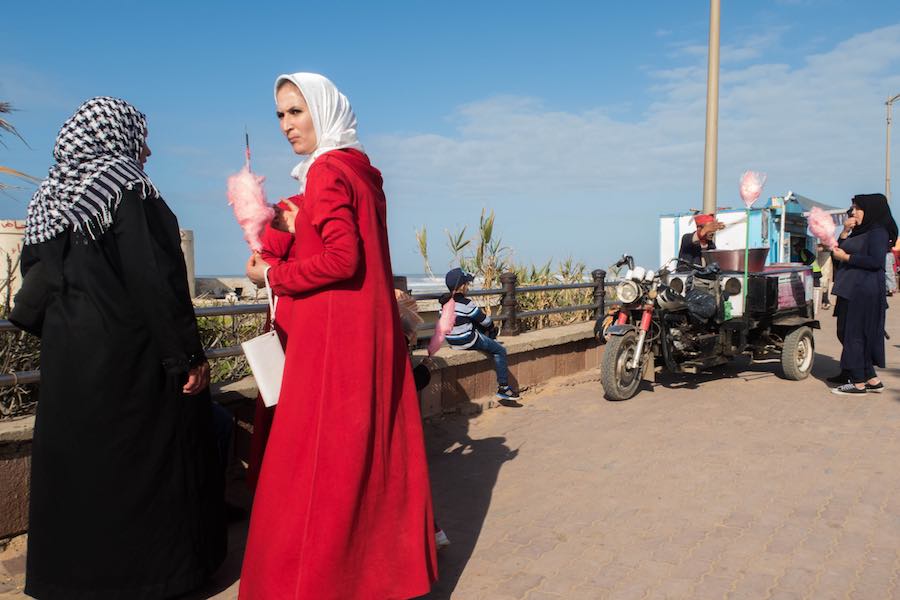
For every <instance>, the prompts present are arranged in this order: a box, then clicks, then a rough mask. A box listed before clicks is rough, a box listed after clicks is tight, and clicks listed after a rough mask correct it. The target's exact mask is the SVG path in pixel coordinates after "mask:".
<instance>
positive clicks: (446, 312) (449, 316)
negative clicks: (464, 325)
mask: <svg viewBox="0 0 900 600" xmlns="http://www.w3.org/2000/svg"><path fill="white" fill-rule="evenodd" d="M455 323H456V301H455V300H454V299H453V298H452V297H451V298H450V299H449V300H447V303H446V304H444V306H443V307H441V318H440V319H438V322H437V323H435V324H434V335H432V336H431V340H429V342H428V356H432V355H433V354H434V353H435V352H437V351H438V349H439V348H440V347H441V344H443V343H444V338H445V337H447V334H448V333H450V331H451V330H452V329H453V325H454V324H455Z"/></svg>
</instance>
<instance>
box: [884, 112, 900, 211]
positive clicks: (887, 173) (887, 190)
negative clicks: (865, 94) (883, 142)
mask: <svg viewBox="0 0 900 600" xmlns="http://www.w3.org/2000/svg"><path fill="white" fill-rule="evenodd" d="M898 99H900V94H897V95H896V96H894V97H893V98H888V100H887V102H885V104H886V105H887V146H886V147H885V151H884V195H885V196H886V197H887V199H888V202H890V201H891V105H893V104H894V102H895V101H896V100H898Z"/></svg>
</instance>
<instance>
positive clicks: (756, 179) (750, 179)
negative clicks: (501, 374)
mask: <svg viewBox="0 0 900 600" xmlns="http://www.w3.org/2000/svg"><path fill="white" fill-rule="evenodd" d="M764 185H766V174H765V173H757V172H756V171H746V172H745V173H744V174H743V175H741V200H743V201H744V206H746V207H747V208H750V207H751V206H753V203H754V202H756V200H757V199H758V198H759V195H760V193H761V192H762V189H763V186H764Z"/></svg>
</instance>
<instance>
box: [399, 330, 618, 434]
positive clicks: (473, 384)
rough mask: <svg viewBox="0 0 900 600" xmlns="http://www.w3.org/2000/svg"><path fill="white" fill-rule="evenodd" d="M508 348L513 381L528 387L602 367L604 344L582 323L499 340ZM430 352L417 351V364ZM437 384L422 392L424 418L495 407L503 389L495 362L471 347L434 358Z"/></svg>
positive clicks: (445, 350) (442, 352)
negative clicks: (597, 340)
mask: <svg viewBox="0 0 900 600" xmlns="http://www.w3.org/2000/svg"><path fill="white" fill-rule="evenodd" d="M499 340H500V341H501V342H503V345H504V346H505V347H506V351H507V359H508V362H509V371H510V383H511V384H512V385H513V386H514V387H518V388H520V389H521V388H528V387H532V386H535V385H537V384H540V383H543V382H545V381H547V380H548V379H550V378H551V377H557V376H560V375H571V374H573V373H578V372H579V371H584V370H587V369H599V368H600V357H601V352H602V347H600V346H599V345H598V344H597V342H596V340H594V324H593V323H578V324H576V325H567V326H565V327H553V328H550V329H541V330H539V331H530V332H527V333H523V334H521V335H518V336H516V337H501V338H499ZM425 355H426V353H425V351H416V352H415V354H414V356H413V363H414V364H417V363H418V362H419V361H420V360H422V358H424V357H425ZM432 362H433V363H434V368H433V369H432V373H431V382H430V383H429V385H428V387H426V388H425V389H424V390H422V393H421V395H420V399H421V407H422V416H423V417H426V418H427V417H434V416H438V415H441V414H445V413H455V412H463V413H470V412H473V411H475V412H477V411H479V410H482V409H484V408H490V407H491V406H493V404H494V402H495V401H496V398H495V396H494V393H495V392H496V391H497V377H496V374H495V371H494V361H493V360H492V359H491V358H489V357H488V356H486V355H484V354H482V353H480V352H476V351H470V350H453V349H451V348H447V347H444V348H442V349H441V350H439V351H438V352H437V354H435V355H434V357H432Z"/></svg>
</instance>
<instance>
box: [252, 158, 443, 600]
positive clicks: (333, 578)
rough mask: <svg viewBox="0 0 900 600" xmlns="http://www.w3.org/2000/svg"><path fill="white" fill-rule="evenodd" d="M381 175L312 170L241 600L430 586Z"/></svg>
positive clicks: (403, 594) (362, 162)
mask: <svg viewBox="0 0 900 600" xmlns="http://www.w3.org/2000/svg"><path fill="white" fill-rule="evenodd" d="M381 185H382V180H381V174H380V173H379V172H378V170H377V169H375V168H374V167H372V166H371V164H369V160H368V158H367V157H366V156H365V155H364V154H362V153H360V152H357V151H355V150H338V151H332V152H329V153H326V154H324V155H322V156H321V157H319V158H318V159H317V160H316V162H315V164H314V165H313V167H312V168H311V169H310V170H309V173H308V177H307V184H306V195H305V197H304V199H303V201H302V204H301V210H300V214H299V216H298V217H297V220H296V223H295V225H296V233H295V241H294V244H293V250H292V257H291V260H289V261H287V262H285V263H283V264H280V265H278V266H274V267H272V269H270V271H269V281H270V283H271V284H272V288H273V289H274V291H275V292H276V293H277V294H279V295H282V296H291V297H292V298H293V305H292V307H291V322H290V330H289V333H288V335H289V339H290V343H289V344H288V346H287V353H286V366H285V373H284V383H283V385H282V389H281V396H280V398H279V402H278V409H277V411H276V412H275V419H274V423H273V425H272V431H271V434H270V437H269V441H268V446H267V448H266V454H265V458H264V460H263V466H262V472H261V474H260V479H259V485H258V487H257V491H256V498H255V501H254V506H253V515H252V517H251V521H250V533H249V538H248V540H247V547H246V551H245V558H244V567H243V572H242V574H241V586H240V594H239V598H241V599H242V600H307V599H309V600H311V599H315V600H400V599H407V598H413V597H416V596H420V595H422V594H425V593H427V592H428V591H429V589H430V587H431V583H432V582H433V581H434V580H435V579H436V577H437V561H436V556H435V547H434V532H433V530H432V509H431V492H430V488H429V482H428V471H427V464H426V462H425V448H424V442H423V436H422V424H421V416H420V413H419V407H418V400H417V397H416V390H415V385H414V382H413V378H412V373H411V370H410V365H409V360H408V358H407V354H406V343H405V340H404V338H403V333H402V331H401V328H400V318H399V315H398V312H397V305H396V300H395V299H394V292H393V275H392V272H391V261H390V253H389V251H388V240H387V229H386V226H385V217H386V208H385V198H384V193H383V192H382V187H381Z"/></svg>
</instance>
